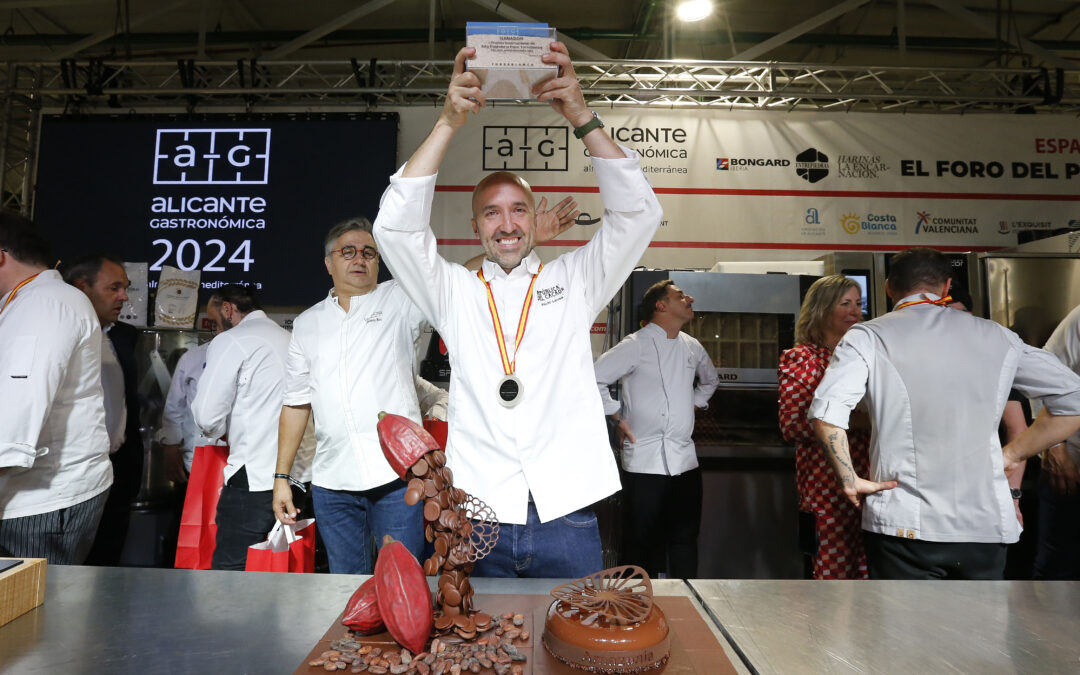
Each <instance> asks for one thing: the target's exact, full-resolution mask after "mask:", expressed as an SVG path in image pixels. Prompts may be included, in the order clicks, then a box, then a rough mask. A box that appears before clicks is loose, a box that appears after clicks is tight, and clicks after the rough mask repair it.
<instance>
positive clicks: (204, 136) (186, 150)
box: [154, 129, 270, 185]
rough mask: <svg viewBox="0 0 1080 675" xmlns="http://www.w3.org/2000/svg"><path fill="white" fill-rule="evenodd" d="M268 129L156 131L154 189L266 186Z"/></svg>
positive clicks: (268, 158) (267, 179) (268, 173)
mask: <svg viewBox="0 0 1080 675" xmlns="http://www.w3.org/2000/svg"><path fill="white" fill-rule="evenodd" d="M269 180H270V130H269V129H158V130H157V142H156V144H155V147H154V185H266V184H267V182H269Z"/></svg>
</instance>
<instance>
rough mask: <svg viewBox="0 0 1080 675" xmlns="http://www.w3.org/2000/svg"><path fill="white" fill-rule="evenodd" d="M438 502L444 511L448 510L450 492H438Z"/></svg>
mask: <svg viewBox="0 0 1080 675" xmlns="http://www.w3.org/2000/svg"><path fill="white" fill-rule="evenodd" d="M438 500H439V506H441V507H442V508H444V509H448V508H450V491H449V490H443V491H441V492H439V496H438Z"/></svg>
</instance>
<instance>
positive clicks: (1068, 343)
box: [1032, 307, 1080, 581]
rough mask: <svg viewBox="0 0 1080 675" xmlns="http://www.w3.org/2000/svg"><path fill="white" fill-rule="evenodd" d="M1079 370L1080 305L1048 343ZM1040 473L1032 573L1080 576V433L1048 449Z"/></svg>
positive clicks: (1048, 347) (1044, 576)
mask: <svg viewBox="0 0 1080 675" xmlns="http://www.w3.org/2000/svg"><path fill="white" fill-rule="evenodd" d="M1044 349H1046V350H1047V351H1048V352H1050V353H1051V354H1053V355H1054V356H1056V357H1058V359H1059V360H1060V361H1061V362H1062V363H1064V364H1065V365H1066V366H1067V367H1069V368H1070V369H1071V370H1072V371H1073V372H1074V373H1080V307H1074V308H1073V310H1072V311H1071V312H1069V314H1068V315H1067V316H1066V317H1065V318H1064V319H1062V320H1061V323H1060V324H1058V326H1057V328H1055V329H1054V332H1053V334H1052V335H1051V336H1050V339H1049V340H1047V342H1046V346H1045V347H1044ZM1041 466H1042V471H1041V473H1040V474H1039V511H1038V513H1039V537H1038V544H1037V545H1036V551H1035V565H1034V570H1033V573H1032V576H1033V577H1034V578H1035V579H1053V580H1074V581H1075V580H1077V579H1080V433H1077V434H1073V435H1072V436H1069V438H1067V439H1066V440H1065V441H1062V442H1061V443H1057V444H1056V445H1054V446H1053V447H1050V448H1047V449H1046V451H1045V452H1044V453H1043V454H1042V465H1041Z"/></svg>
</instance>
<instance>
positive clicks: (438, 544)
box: [435, 534, 450, 556]
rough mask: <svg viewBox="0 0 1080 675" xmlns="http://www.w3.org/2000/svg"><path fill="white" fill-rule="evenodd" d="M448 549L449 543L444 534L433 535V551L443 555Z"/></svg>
mask: <svg viewBox="0 0 1080 675" xmlns="http://www.w3.org/2000/svg"><path fill="white" fill-rule="evenodd" d="M449 550H450V543H449V542H448V541H447V536H446V535H445V534H440V535H439V536H437V537H435V552H436V553H438V554H439V555H441V556H445V555H446V553H447V551H449Z"/></svg>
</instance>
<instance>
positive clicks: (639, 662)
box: [544, 566, 671, 673]
mask: <svg viewBox="0 0 1080 675" xmlns="http://www.w3.org/2000/svg"><path fill="white" fill-rule="evenodd" d="M551 594H552V595H553V596H555V598H556V599H555V601H554V602H552V603H551V606H550V607H549V608H548V612H547V618H546V620H545V621H544V647H545V648H547V650H548V651H549V652H550V653H551V655H552V656H554V657H555V658H556V659H558V660H559V661H562V662H563V663H565V664H567V665H569V666H572V667H574V668H580V669H582V670H588V671H592V672H598V673H638V672H642V671H645V670H650V669H653V668H659V667H662V666H663V665H664V664H665V663H666V662H667V659H668V654H669V653H670V648H671V642H670V637H669V629H668V623H667V618H666V617H665V616H664V612H663V610H661V609H660V608H659V607H657V606H655V605H654V604H653V601H652V585H651V583H650V582H649V577H648V575H647V574H646V573H645V571H644V570H642V569H641V568H639V567H632V566H627V567H616V568H612V569H609V570H604V571H603V572H598V573H597V574H594V575H592V576H590V577H585V578H584V579H578V580H577V581H573V582H570V583H569V584H565V585H563V586H560V587H558V588H556V589H555V590H553V591H552V592H551Z"/></svg>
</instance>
